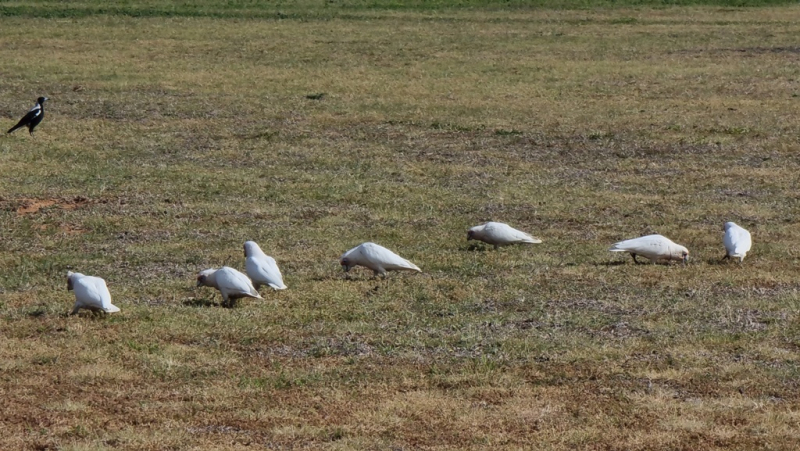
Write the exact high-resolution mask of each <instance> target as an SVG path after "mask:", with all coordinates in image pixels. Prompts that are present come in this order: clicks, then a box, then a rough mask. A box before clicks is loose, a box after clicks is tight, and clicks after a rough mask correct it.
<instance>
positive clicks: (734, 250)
mask: <svg viewBox="0 0 800 451" xmlns="http://www.w3.org/2000/svg"><path fill="white" fill-rule="evenodd" d="M722 242H723V243H725V257H723V258H722V259H723V260H725V259H726V258H731V257H734V258H738V259H739V263H741V262H742V261H743V260H744V257H745V255H747V253H748V252H749V251H750V247H751V246H752V245H753V240H752V238H750V232H748V231H747V230H745V229H743V228H742V227H739V226H738V225H736V223H734V222H726V223H725V236H724V237H722Z"/></svg>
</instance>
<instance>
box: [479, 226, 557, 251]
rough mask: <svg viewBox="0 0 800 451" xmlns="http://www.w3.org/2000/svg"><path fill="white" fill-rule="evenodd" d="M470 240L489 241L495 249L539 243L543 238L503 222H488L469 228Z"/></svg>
mask: <svg viewBox="0 0 800 451" xmlns="http://www.w3.org/2000/svg"><path fill="white" fill-rule="evenodd" d="M469 240H479V241H483V242H484V243H489V244H491V245H494V248H495V249H497V248H498V247H500V246H508V245H511V244H538V243H541V242H542V240H540V239H538V238H534V237H532V236H530V235H528V234H527V233H525V232H523V231H521V230H517V229H515V228H513V227H511V226H510V225H508V224H503V223H502V222H487V223H486V224H481V225H477V226H475V227H473V228H471V229H469V230H468V231H467V241H469Z"/></svg>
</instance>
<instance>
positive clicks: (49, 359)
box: [31, 355, 58, 366]
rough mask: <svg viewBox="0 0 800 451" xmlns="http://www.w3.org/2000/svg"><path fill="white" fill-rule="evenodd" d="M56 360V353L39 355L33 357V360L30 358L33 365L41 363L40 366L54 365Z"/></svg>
mask: <svg viewBox="0 0 800 451" xmlns="http://www.w3.org/2000/svg"><path fill="white" fill-rule="evenodd" d="M57 362H58V356H57V355H54V356H39V357H34V358H33V360H31V363H33V364H34V365H41V366H44V365H54V364H56V363H57Z"/></svg>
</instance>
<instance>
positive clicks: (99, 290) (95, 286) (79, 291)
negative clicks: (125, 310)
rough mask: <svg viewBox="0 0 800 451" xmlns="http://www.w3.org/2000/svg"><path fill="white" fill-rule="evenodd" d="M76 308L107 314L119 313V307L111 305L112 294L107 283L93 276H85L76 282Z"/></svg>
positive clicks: (74, 288) (74, 287)
mask: <svg viewBox="0 0 800 451" xmlns="http://www.w3.org/2000/svg"><path fill="white" fill-rule="evenodd" d="M73 290H74V291H75V306H76V307H79V308H88V309H92V310H103V311H104V312H106V313H114V312H118V311H119V307H117V306H115V305H114V304H112V303H111V293H110V292H109V291H108V287H107V286H106V281H105V280H103V279H101V278H99V277H93V276H83V277H81V278H79V279H77V280H76V281H75V282H74V286H73Z"/></svg>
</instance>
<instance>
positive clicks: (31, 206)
mask: <svg viewBox="0 0 800 451" xmlns="http://www.w3.org/2000/svg"><path fill="white" fill-rule="evenodd" d="M20 202H21V204H20V206H19V207H17V209H16V212H17V216H23V215H31V214H34V213H37V212H38V211H39V210H41V209H42V208H47V207H52V206H54V205H55V206H57V207H59V208H61V209H62V210H74V209H76V208H78V207H80V206H81V205H86V204H88V203H89V199H87V198H85V197H83V196H78V197H74V198H72V199H21V200H20Z"/></svg>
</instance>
